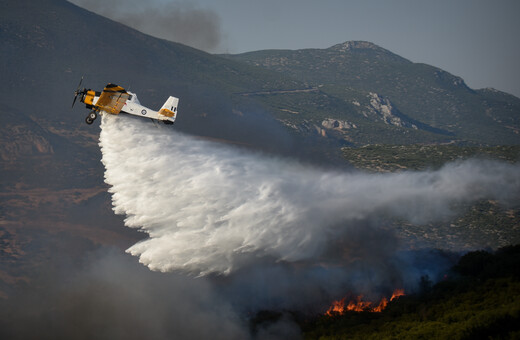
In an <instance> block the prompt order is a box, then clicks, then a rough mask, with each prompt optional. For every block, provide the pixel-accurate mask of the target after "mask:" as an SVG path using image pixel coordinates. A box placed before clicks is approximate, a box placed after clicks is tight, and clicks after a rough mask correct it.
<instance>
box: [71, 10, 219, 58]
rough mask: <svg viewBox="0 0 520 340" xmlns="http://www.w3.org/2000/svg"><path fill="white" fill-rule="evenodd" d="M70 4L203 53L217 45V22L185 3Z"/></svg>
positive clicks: (210, 13)
mask: <svg viewBox="0 0 520 340" xmlns="http://www.w3.org/2000/svg"><path fill="white" fill-rule="evenodd" d="M71 2H73V3H75V4H77V5H79V6H82V7H84V8H86V9H88V10H91V11H93V12H95V13H98V14H100V15H103V16H105V17H107V18H110V19H112V20H115V21H118V22H120V23H122V24H125V25H127V26H130V27H132V28H135V29H137V30H139V31H141V32H143V33H146V34H150V35H153V36H155V37H158V38H162V39H167V40H170V41H174V42H179V43H182V44H185V45H188V46H192V47H195V48H198V49H201V50H204V51H208V52H209V51H214V50H216V49H217V48H218V47H219V46H220V43H221V40H222V39H221V28H220V18H219V17H218V15H217V14H216V13H215V12H214V11H212V10H209V9H203V8H198V7H196V6H195V5H193V4H190V3H188V2H172V1H139V0H72V1H71Z"/></svg>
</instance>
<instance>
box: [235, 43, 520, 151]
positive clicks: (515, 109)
mask: <svg viewBox="0 0 520 340" xmlns="http://www.w3.org/2000/svg"><path fill="white" fill-rule="evenodd" d="M226 57H227V58H229V59H232V60H238V61H242V62H244V63H246V64H249V65H254V66H257V67H262V68H265V69H269V70H274V71H277V72H280V73H281V74H287V75H290V76H291V77H293V78H294V79H297V80H299V81H303V82H306V83H307V84H308V85H309V86H317V87H319V89H320V91H321V92H323V93H325V94H328V95H330V96H333V97H335V98H338V99H341V100H343V101H345V102H347V103H354V104H355V105H356V106H358V108H361V110H358V114H361V115H364V116H367V112H366V111H367V110H366V109H364V108H370V106H371V105H370V102H371V101H372V100H373V99H374V98H380V101H381V100H382V101H383V102H385V101H386V102H387V103H390V104H391V105H392V106H393V107H394V108H395V109H396V110H397V111H398V112H399V113H400V115H401V117H403V116H404V117H406V118H407V120H408V121H409V122H411V121H414V122H416V123H415V124H413V123H412V124H413V125H415V126H418V124H417V122H420V123H422V124H423V126H424V128H425V130H427V131H432V132H437V133H441V134H442V133H446V134H448V135H450V134H451V135H452V136H453V137H454V139H460V140H466V141H470V142H473V143H489V144H518V143H519V142H520V136H519V131H520V130H519V128H520V99H518V98H516V97H514V96H511V95H508V94H505V93H501V92H499V91H492V90H478V91H475V90H472V89H470V88H469V87H468V86H466V84H465V83H464V81H463V80H462V79H461V78H459V77H456V76H453V75H451V74H449V73H448V72H445V71H443V70H441V69H438V68H435V67H433V66H429V65H425V64H417V63H412V62H410V61H408V60H406V59H404V58H401V57H399V56H397V55H395V54H393V53H392V52H390V51H387V50H385V49H383V48H381V47H379V46H377V45H374V44H372V43H369V42H360V41H353V42H352V41H351V42H346V43H343V44H338V45H335V46H332V47H330V48H328V49H306V50H295V51H289V50H271V51H258V52H250V53H244V54H240V55H226ZM372 106H374V105H372ZM405 120H406V119H405ZM418 127H419V126H418ZM419 128H420V127H419ZM388 141H391V140H388Z"/></svg>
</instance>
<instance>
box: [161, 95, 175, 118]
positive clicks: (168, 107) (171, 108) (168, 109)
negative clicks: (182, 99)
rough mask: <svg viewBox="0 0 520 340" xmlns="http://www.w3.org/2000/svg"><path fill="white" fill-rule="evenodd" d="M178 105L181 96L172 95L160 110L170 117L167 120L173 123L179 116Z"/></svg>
mask: <svg viewBox="0 0 520 340" xmlns="http://www.w3.org/2000/svg"><path fill="white" fill-rule="evenodd" d="M177 105H179V98H176V97H170V98H168V100H167V101H166V102H165V103H164V105H163V106H162V107H161V109H160V110H159V114H160V115H162V116H164V117H168V118H167V120H169V121H170V122H172V123H173V122H174V121H175V119H176V118H177Z"/></svg>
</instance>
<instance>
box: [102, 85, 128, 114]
mask: <svg viewBox="0 0 520 340" xmlns="http://www.w3.org/2000/svg"><path fill="white" fill-rule="evenodd" d="M129 97H130V95H129V94H128V93H127V92H126V90H125V89H124V88H122V87H121V86H119V85H115V84H108V85H107V86H105V88H104V89H103V92H101V95H100V96H99V99H98V101H97V102H96V107H97V108H99V109H100V110H103V111H106V112H109V113H112V114H118V113H119V112H121V109H122V108H123V106H124V105H125V103H126V100H127V99H128V98H129Z"/></svg>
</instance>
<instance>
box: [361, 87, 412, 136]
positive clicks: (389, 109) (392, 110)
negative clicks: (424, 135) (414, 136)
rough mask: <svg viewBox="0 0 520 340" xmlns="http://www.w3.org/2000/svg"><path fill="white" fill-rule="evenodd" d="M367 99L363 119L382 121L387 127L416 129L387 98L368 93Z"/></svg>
mask: <svg viewBox="0 0 520 340" xmlns="http://www.w3.org/2000/svg"><path fill="white" fill-rule="evenodd" d="M368 98H369V102H370V104H369V105H367V106H366V108H367V110H368V111H363V114H364V115H365V117H367V118H373V119H375V120H382V121H383V122H385V123H386V124H388V125H394V126H399V127H406V128H413V129H417V126H416V125H415V124H412V123H410V122H408V121H407V120H406V119H404V118H403V117H402V114H401V113H400V112H399V110H398V109H397V108H396V107H395V106H394V105H393V104H392V103H391V102H390V100H389V99H388V98H385V97H383V96H380V95H379V94H377V93H374V92H369V94H368Z"/></svg>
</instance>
